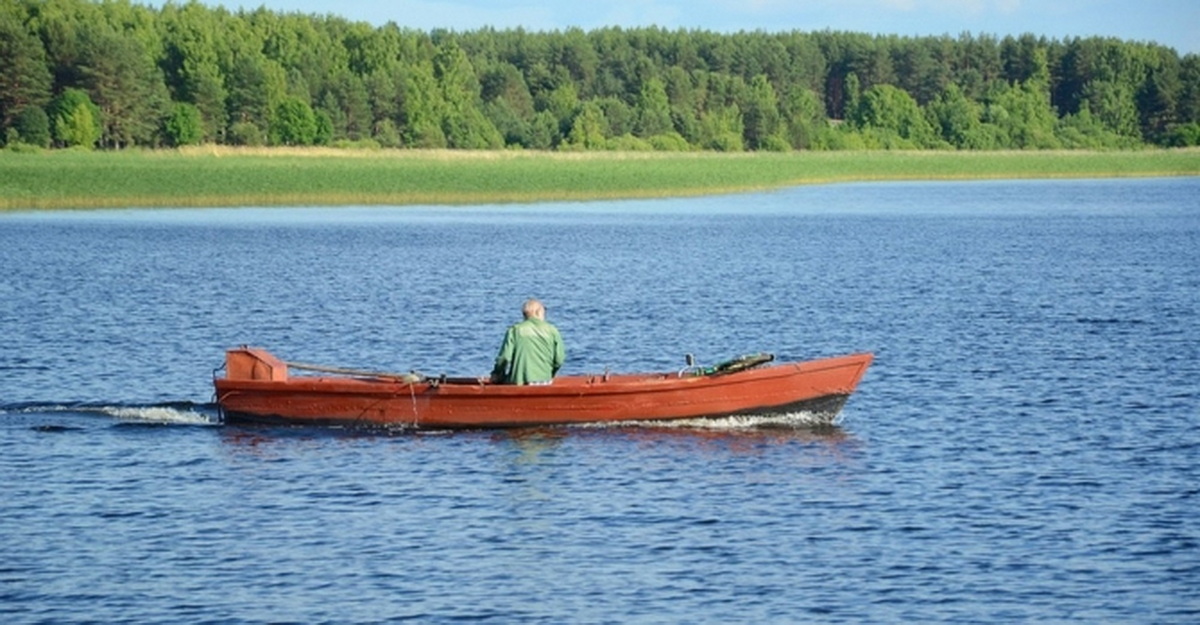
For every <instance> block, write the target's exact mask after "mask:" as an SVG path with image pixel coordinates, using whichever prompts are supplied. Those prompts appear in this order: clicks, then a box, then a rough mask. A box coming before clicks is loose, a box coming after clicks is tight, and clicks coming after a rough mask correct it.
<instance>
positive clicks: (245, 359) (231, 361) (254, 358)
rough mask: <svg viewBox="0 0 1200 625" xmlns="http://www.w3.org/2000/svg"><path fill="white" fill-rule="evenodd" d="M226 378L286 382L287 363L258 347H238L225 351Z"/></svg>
mask: <svg viewBox="0 0 1200 625" xmlns="http://www.w3.org/2000/svg"><path fill="white" fill-rule="evenodd" d="M225 379H227V380H263V381H270V382H286V381H287V379H288V366H287V363H285V362H283V361H282V360H280V359H278V358H276V357H275V356H273V355H271V353H270V352H268V351H266V350H265V349H260V348H257V347H246V346H242V347H238V348H236V349H230V350H228V351H226V352H225Z"/></svg>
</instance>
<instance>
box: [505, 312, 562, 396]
mask: <svg viewBox="0 0 1200 625" xmlns="http://www.w3.org/2000/svg"><path fill="white" fill-rule="evenodd" d="M566 358H567V353H566V350H565V349H563V341H562V335H560V334H559V333H558V328H555V327H554V326H553V325H550V324H549V323H547V322H545V321H542V320H541V319H526V320H524V321H522V322H520V323H517V324H513V325H512V326H509V328H508V331H507V332H506V333H505V334H504V343H503V344H502V345H501V346H500V354H499V355H497V356H496V366H495V367H494V368H493V369H492V379H493V380H496V381H498V382H503V383H505V384H530V383H533V382H549V381H550V380H552V379H553V378H554V374H556V373H558V370H559V369H560V368H562V365H563V361H564V360H566Z"/></svg>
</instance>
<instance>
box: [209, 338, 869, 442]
mask: <svg viewBox="0 0 1200 625" xmlns="http://www.w3.org/2000/svg"><path fill="white" fill-rule="evenodd" d="M773 359H774V357H773V356H771V355H769V354H755V355H751V356H744V357H741V358H738V359H734V360H731V361H728V362H725V363H722V364H720V365H717V366H714V367H709V368H700V367H695V366H689V367H687V368H685V369H683V370H681V371H671V372H665V373H644V374H620V375H618V374H613V375H610V374H608V373H604V374H595V375H569V376H560V377H557V378H555V379H554V382H553V383H552V384H549V385H544V386H513V385H506V384H496V383H493V382H491V381H490V380H488V379H487V378H448V377H445V376H440V377H428V376H424V375H420V374H417V373H406V374H388V373H375V372H366V371H355V370H347V369H334V368H328V367H317V366H313V365H303V364H299V363H288V362H284V361H282V360H280V359H278V358H276V357H275V356H273V355H271V354H270V353H268V352H267V351H265V350H263V349H260V348H253V347H244V346H243V347H239V348H237V349H231V350H228V351H227V352H226V356H225V367H224V369H225V375H224V376H223V377H220V376H218V375H216V373H214V378H213V383H214V385H215V386H216V394H217V403H218V404H219V405H220V407H221V409H222V411H223V413H224V415H225V417H226V419H229V420H232V421H237V420H252V421H266V422H276V423H280V422H282V423H293V424H341V425H358V426H376V427H378V426H383V427H409V428H425V429H446V428H507V427H523V426H540V425H563V424H576V423H603V422H634V421H637V422H640V421H664V420H676V419H695V418H709V417H725V416H731V415H776V414H789V413H799V412H808V413H812V414H814V415H817V416H819V417H820V418H822V419H824V420H826V421H832V420H833V418H834V417H835V416H836V415H837V413H838V412H839V411H840V410H841V408H842V405H843V404H844V403H845V402H846V400H847V398H849V396H850V394H851V393H852V392H853V391H854V389H855V387H856V386H857V385H858V383H859V381H860V380H861V379H862V377H863V375H864V374H865V373H866V370H867V366H868V365H870V363H871V359H872V356H871V354H853V355H848V356H840V357H836V358H825V359H821V360H812V361H807V362H790V363H772V361H773ZM688 360H689V365H691V358H690V357H689V359H688ZM289 369H315V370H317V371H318V372H320V373H322V374H330V373H332V374H336V375H312V374H309V375H290V374H289ZM218 371H219V370H218Z"/></svg>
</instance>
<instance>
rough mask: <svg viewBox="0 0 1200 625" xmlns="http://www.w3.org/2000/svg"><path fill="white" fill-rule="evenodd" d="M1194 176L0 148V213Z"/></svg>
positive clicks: (697, 159)
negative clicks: (877, 183)
mask: <svg viewBox="0 0 1200 625" xmlns="http://www.w3.org/2000/svg"><path fill="white" fill-rule="evenodd" d="M1181 176H1200V149H1196V148H1187V149H1174V150H1161V149H1155V150H1137V151H1119V152H1107V151H1104V152H1099V151H1047V152H1025V151H1001V152H951V151H945V152H942V151H913V152H910V151H903V152H901V151H870V152H788V153H763V152H757V153H733V154H724V153H714V152H682V153H676V152H528V151H488V152H482V151H453V150H435V151H416V150H341V149H334V148H303V149H296V148H229V147H225V146H202V147H196V148H188V149H183V150H130V151H125V152H82V151H71V150H59V151H35V152H0V212H28V211H39V210H88V209H114V208H130V209H136V208H218V207H221V208H235V207H248V206H361V205H391V206H416V205H483V204H512V203H538V202H554V201H563V202H583V201H606V200H622V199H652V198H668V197H695V196H701V195H723V194H732V193H750V192H757V191H768V190H772V189H780V188H786V187H793V186H804V185H824V184H847V183H856V182H865V183H870V182H905V181H909V182H915V181H931V182H933V181H946V182H958V181H972V180H1018V179H1073V178H1074V179H1089V178H1130V177H1138V178H1150V177H1181Z"/></svg>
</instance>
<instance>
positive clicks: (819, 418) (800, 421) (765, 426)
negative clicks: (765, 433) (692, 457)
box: [573, 411, 838, 431]
mask: <svg viewBox="0 0 1200 625" xmlns="http://www.w3.org/2000/svg"><path fill="white" fill-rule="evenodd" d="M837 423H838V418H837V417H834V416H830V415H829V414H828V413H823V412H809V411H799V412H786V413H776V414H762V415H733V416H729V417H716V418H697V419H674V420H670V421H658V420H650V421H619V422H605V423H586V424H582V425H578V426H573V427H582V428H623V427H624V428H628V427H649V428H656V429H672V428H674V429H686V430H714V431H742V430H770V429H798V430H799V429H810V428H820V427H828V426H832V425H837Z"/></svg>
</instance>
